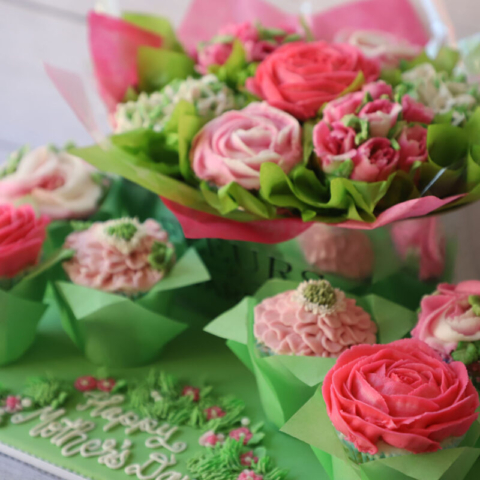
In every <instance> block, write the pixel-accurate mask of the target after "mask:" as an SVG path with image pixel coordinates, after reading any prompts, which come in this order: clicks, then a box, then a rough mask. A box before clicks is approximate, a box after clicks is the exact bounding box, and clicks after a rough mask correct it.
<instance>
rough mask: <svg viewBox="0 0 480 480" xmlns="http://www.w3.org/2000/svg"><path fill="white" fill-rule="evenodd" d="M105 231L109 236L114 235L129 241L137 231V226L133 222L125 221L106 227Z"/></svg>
mask: <svg viewBox="0 0 480 480" xmlns="http://www.w3.org/2000/svg"><path fill="white" fill-rule="evenodd" d="M105 231H106V233H107V235H110V236H111V237H116V238H119V239H121V240H125V241H126V242H129V241H130V240H131V239H132V238H133V237H134V236H135V234H136V233H137V231H138V228H137V227H136V226H135V225H134V224H133V223H131V222H128V221H126V222H122V223H118V224H116V225H112V226H110V227H107V229H106V230H105Z"/></svg>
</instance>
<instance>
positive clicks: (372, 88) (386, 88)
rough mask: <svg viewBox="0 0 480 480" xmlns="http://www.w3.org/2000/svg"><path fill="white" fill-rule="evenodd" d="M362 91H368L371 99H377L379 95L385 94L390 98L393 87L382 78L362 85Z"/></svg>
mask: <svg viewBox="0 0 480 480" xmlns="http://www.w3.org/2000/svg"><path fill="white" fill-rule="evenodd" d="M362 92H363V93H364V94H365V93H369V94H370V95H371V97H372V98H373V100H378V99H379V98H380V97H383V96H387V97H388V98H390V99H392V97H393V89H392V86H391V85H389V84H388V83H385V82H384V81H383V80H379V81H378V82H372V83H367V84H366V85H364V86H363V88H362Z"/></svg>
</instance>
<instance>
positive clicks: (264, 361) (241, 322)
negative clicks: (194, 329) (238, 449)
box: [205, 280, 416, 428]
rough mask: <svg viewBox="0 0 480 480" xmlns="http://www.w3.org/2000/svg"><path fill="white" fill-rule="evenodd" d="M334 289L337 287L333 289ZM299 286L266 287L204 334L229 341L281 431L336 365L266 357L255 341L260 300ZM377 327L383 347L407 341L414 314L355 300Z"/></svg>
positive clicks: (373, 299)
mask: <svg viewBox="0 0 480 480" xmlns="http://www.w3.org/2000/svg"><path fill="white" fill-rule="evenodd" d="M332 285H333V286H336V285H335V283H332ZM297 286H298V283H297V282H290V281H284V280H270V281H268V282H267V283H266V284H265V285H264V286H263V287H262V288H261V289H260V290H258V292H257V293H256V294H255V295H254V296H253V297H247V298H245V299H244V300H242V302H240V303H239V304H238V305H237V306H236V307H234V308H232V309H231V310H229V311H227V312H225V313H224V314H222V315H220V316H219V317H218V318H217V319H215V320H214V321H213V322H212V323H210V324H209V325H208V326H207V327H206V328H205V331H207V332H209V333H211V334H213V335H216V336H218V337H221V338H225V339H226V340H227V345H228V346H229V347H230V349H231V350H232V351H233V352H234V353H235V354H236V355H237V357H238V358H239V359H240V360H241V361H242V362H243V363H244V364H245V365H246V366H247V368H249V369H250V370H251V371H252V372H253V374H254V375H255V378H256V380H257V386H258V389H259V392H260V398H261V401H262V405H263V409H264V411H265V415H266V416H267V418H268V420H270V421H271V422H272V423H273V424H274V425H276V426H277V427H278V428H280V427H282V426H283V425H284V424H285V422H286V421H287V420H288V419H289V418H290V417H291V416H292V415H293V414H294V413H295V412H297V411H298V409H299V408H300V407H301V406H302V405H303V404H305V402H307V400H309V399H310V398H311V397H312V395H313V394H314V392H315V389H316V387H317V386H318V385H319V384H321V383H322V382H323V379H324V378H325V375H326V374H327V372H328V371H329V370H330V369H331V368H332V367H333V365H334V364H335V359H334V358H319V357H302V356H285V355H273V356H264V355H262V353H261V352H260V351H259V349H258V348H257V346H256V341H255V338H254V335H253V321H254V317H253V314H254V312H253V311H254V308H255V306H256V305H257V304H258V303H260V302H261V301H262V300H264V299H265V298H268V297H272V296H274V295H277V294H279V293H282V292H285V291H287V290H294V289H295V288H297ZM348 297H353V298H355V299H356V300H357V304H358V305H360V306H361V307H362V308H363V309H364V310H366V311H367V312H368V313H369V314H370V315H371V316H372V319H373V320H374V321H375V323H376V324H377V326H378V334H377V335H378V341H379V343H389V342H392V341H394V340H398V339H400V338H402V337H404V336H405V335H406V334H407V333H408V332H409V331H410V330H411V329H412V328H413V327H414V326H415V324H416V315H415V313H414V312H413V311H411V310H408V309H406V308H404V307H402V306H400V305H397V304H395V303H393V302H390V301H389V300H386V299H384V298H381V297H378V296H376V295H368V296H365V297H355V296H354V295H350V294H349V295H348Z"/></svg>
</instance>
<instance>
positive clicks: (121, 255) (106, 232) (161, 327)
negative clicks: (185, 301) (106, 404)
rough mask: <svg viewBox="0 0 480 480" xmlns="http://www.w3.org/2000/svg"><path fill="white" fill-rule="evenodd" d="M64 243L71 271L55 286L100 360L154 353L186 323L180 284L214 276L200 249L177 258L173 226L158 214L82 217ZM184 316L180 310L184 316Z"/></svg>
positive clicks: (73, 332)
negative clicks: (148, 216)
mask: <svg viewBox="0 0 480 480" xmlns="http://www.w3.org/2000/svg"><path fill="white" fill-rule="evenodd" d="M78 228H79V229H80V230H78V231H75V232H73V233H71V234H70V235H69V236H68V237H67V239H66V241H65V245H64V249H65V251H71V252H73V254H72V257H71V258H70V259H69V260H67V261H65V262H64V263H63V269H64V273H65V276H66V279H67V280H69V281H60V280H59V281H57V282H55V284H54V286H55V288H54V290H55V296H56V300H57V303H58V306H59V308H60V311H61V316H62V324H63V327H64V329H65V330H66V332H67V333H68V335H69V336H70V338H71V339H72V340H73V341H74V343H75V344H76V345H77V346H78V347H79V349H80V350H82V351H83V353H84V354H85V356H86V357H87V358H88V359H89V360H90V361H91V362H92V363H95V364H98V365H104V366H108V367H135V366H140V365H144V364H146V363H149V362H151V361H153V360H154V359H155V358H156V357H157V356H158V354H159V353H160V351H161V350H162V349H163V347H164V346H165V345H166V344H167V343H168V342H169V341H171V340H173V339H174V338H175V337H176V336H177V335H179V334H180V333H181V332H182V331H183V330H185V328H187V324H186V323H184V321H188V316H189V315H190V312H189V311H188V310H186V309H185V310H186V311H185V312H183V310H182V311H180V309H176V310H175V315H176V318H171V315H172V311H173V309H172V305H173V304H174V303H175V304H177V303H181V302H180V301H177V300H176V295H177V294H176V290H177V289H180V288H182V287H187V286H190V285H194V284H196V283H201V282H204V281H207V280H209V278H210V277H209V275H208V272H207V270H206V269H205V266H204V265H203V263H202V262H201V260H200V258H199V257H198V255H197V253H196V251H195V250H193V249H190V250H188V251H187V252H186V253H185V254H183V256H182V257H181V258H180V259H179V260H178V261H177V260H176V256H175V249H174V247H173V245H172V243H170V241H169V237H168V234H167V232H166V231H165V230H164V229H163V227H162V226H161V225H160V224H159V223H158V222H156V221H155V220H150V219H149V220H146V221H145V222H143V223H140V222H139V221H138V220H136V219H134V218H121V219H118V220H110V221H107V222H96V223H93V224H88V223H87V224H79V225H78ZM178 316H179V317H180V318H177V317H178Z"/></svg>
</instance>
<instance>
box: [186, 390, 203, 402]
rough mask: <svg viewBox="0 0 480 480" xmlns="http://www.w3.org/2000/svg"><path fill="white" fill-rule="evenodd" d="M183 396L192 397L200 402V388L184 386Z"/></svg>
mask: <svg viewBox="0 0 480 480" xmlns="http://www.w3.org/2000/svg"><path fill="white" fill-rule="evenodd" d="M182 397H191V398H192V401H194V402H198V401H199V400H200V389H199V388H195V387H190V386H187V387H184V389H183V390H182Z"/></svg>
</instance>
